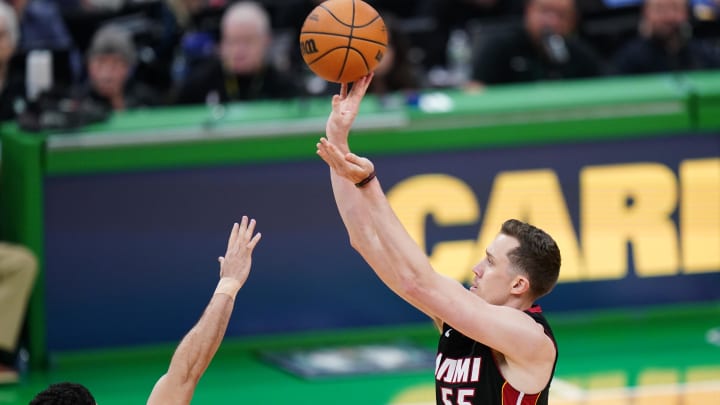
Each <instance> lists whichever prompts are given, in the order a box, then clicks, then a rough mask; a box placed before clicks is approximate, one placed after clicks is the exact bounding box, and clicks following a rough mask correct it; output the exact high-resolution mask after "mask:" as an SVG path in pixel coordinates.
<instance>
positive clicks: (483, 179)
mask: <svg viewBox="0 0 720 405" xmlns="http://www.w3.org/2000/svg"><path fill="white" fill-rule="evenodd" d="M370 158H371V159H372V160H373V161H374V163H375V166H376V168H377V170H378V177H379V179H380V181H381V182H382V185H383V188H384V189H385V191H386V192H387V194H388V196H389V199H390V201H391V203H392V204H393V206H394V207H395V209H396V211H397V212H398V215H399V217H400V218H401V220H403V222H404V223H405V224H406V226H407V227H408V229H409V232H410V234H411V235H412V236H413V237H414V238H415V239H416V240H417V241H418V243H419V244H420V245H421V246H422V247H423V248H424V249H425V250H426V251H427V253H428V255H429V256H430V258H431V261H432V263H433V265H434V266H435V268H436V269H437V270H438V271H441V272H443V273H446V274H448V275H451V276H452V277H455V278H457V279H458V280H460V281H465V277H467V276H469V275H470V274H471V273H470V270H471V267H472V265H473V264H474V263H475V262H477V261H479V260H480V259H481V258H482V252H483V250H484V245H485V244H487V242H489V240H490V239H492V237H494V235H495V234H496V233H497V230H498V229H499V224H500V223H501V221H502V220H504V219H507V217H509V216H513V217H517V218H519V219H523V220H527V221H530V222H531V223H534V224H536V225H538V226H540V227H542V228H544V229H546V230H547V231H548V232H549V233H551V234H552V235H554V236H555V237H556V239H557V240H558V243H559V244H560V248H561V251H562V254H563V267H562V271H561V273H562V275H561V279H560V283H559V284H558V286H557V287H556V288H555V290H554V291H553V292H552V293H551V294H550V295H549V296H547V297H544V298H542V300H541V302H540V303H541V304H542V305H543V306H544V307H545V309H546V310H549V311H551V312H552V311H572V310H583V309H594V308H611V307H627V306H639V305H648V304H662V303H676V302H695V301H706V300H717V299H720V289H719V288H717V286H718V285H720V253H719V251H720V248H719V247H720V208H718V207H720V191H719V190H720V135H703V136H695V135H692V134H667V135H658V136H656V137H653V138H644V139H633V140H622V139H620V140H616V141H592V142H575V143H568V144H561V145H535V146H518V147H503V148H490V149H477V150H467V151H455V152H442V153H418V154H411V155H398V156H378V157H373V156H370ZM45 207H46V211H45V212H46V214H45V215H46V217H45V232H46V233H45V237H46V239H45V246H46V258H45V260H46V262H45V265H46V285H47V287H46V298H47V301H46V305H47V320H48V346H49V348H50V349H51V350H66V349H79V348H88V347H104V346H113V345H120V344H122V345H128V344H145V343H154V342H164V341H176V340H177V339H178V338H179V337H180V336H182V335H183V334H184V333H185V332H186V331H187V330H188V329H189V327H191V326H192V325H193V324H194V323H195V322H196V321H197V319H198V318H199V316H200V314H201V313H202V311H203V309H204V307H205V305H206V304H207V301H208V299H209V297H210V294H212V291H213V289H214V285H215V283H216V281H217V274H218V270H219V267H218V264H217V257H218V256H220V255H222V254H223V253H224V248H225V246H226V237H227V234H228V233H229V231H230V227H231V225H232V222H233V221H238V220H239V219H240V217H241V216H242V215H244V214H246V215H249V216H251V217H253V218H256V219H257V221H258V230H259V231H260V232H262V234H263V239H262V241H261V243H260V245H259V246H258V248H257V249H256V252H255V255H254V264H253V270H252V273H251V275H250V277H249V280H248V282H247V283H246V285H245V287H244V288H243V289H242V291H241V292H240V293H239V295H238V297H237V301H236V310H235V315H234V317H233V321H232V322H231V323H230V326H229V328H228V335H229V336H247V335H257V334H268V333H285V332H295V331H308V330H323V329H336V328H349V327H365V326H382V325H397V324H406V323H415V322H425V321H426V320H427V319H426V318H425V316H424V315H423V314H421V313H420V312H419V311H417V310H415V309H414V308H413V307H411V306H410V305H409V304H407V303H405V302H404V301H402V300H401V299H399V298H397V297H396V296H395V295H394V294H393V293H392V292H391V291H389V290H388V289H387V288H386V287H385V286H384V285H383V284H382V283H381V282H380V281H379V280H378V279H377V278H376V277H375V275H374V274H373V272H372V270H371V269H370V268H369V267H368V266H367V265H366V264H365V262H364V261H363V260H362V258H361V257H360V256H359V255H358V254H357V253H356V252H354V251H353V250H352V248H351V247H350V244H349V241H348V237H347V234H346V232H345V229H344V226H343V224H342V221H341V220H340V218H339V215H338V212H337V209H336V207H335V203H334V200H333V195H332V190H331V187H330V181H329V173H328V169H327V167H326V166H325V164H324V163H323V162H322V161H321V160H319V159H317V160H303V161H296V162H281V163H278V162H275V163H268V164H253V165H230V166H220V167H218V166H213V167H204V168H191V169H177V170H157V171H152V172H132V173H103V174H84V175H62V176H50V177H48V178H46V179H45Z"/></svg>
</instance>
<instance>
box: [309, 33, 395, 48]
mask: <svg viewBox="0 0 720 405" xmlns="http://www.w3.org/2000/svg"><path fill="white" fill-rule="evenodd" d="M311 34H312V35H327V36H330V37H347V36H348V35H345V34H334V33H332V32H316V31H303V32H301V33H300V35H311ZM352 39H357V40H360V41H365V42H371V43H373V44H377V45H382V46H387V44H386V43H385V42H381V41H376V40H374V39H370V38H363V37H352Z"/></svg>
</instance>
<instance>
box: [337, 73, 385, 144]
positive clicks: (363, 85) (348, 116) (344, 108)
mask: <svg viewBox="0 0 720 405" xmlns="http://www.w3.org/2000/svg"><path fill="white" fill-rule="evenodd" d="M372 78H373V73H370V74H368V75H366V76H363V77H362V78H360V79H359V80H358V81H356V82H355V83H353V85H352V89H350V91H349V92H348V84H347V83H343V84H342V85H341V86H340V94H336V95H334V96H333V98H332V112H331V113H330V117H329V118H328V120H327V125H326V126H325V134H326V136H327V138H328V139H329V140H330V142H332V143H334V144H335V145H336V146H337V147H338V148H340V150H341V151H343V152H348V150H349V148H348V142H347V138H348V135H349V134H350V128H351V127H352V124H353V122H354V121H355V117H357V114H358V111H359V110H360V102H361V101H362V99H363V97H364V96H365V93H366V92H367V89H368V86H370V82H371V81H372Z"/></svg>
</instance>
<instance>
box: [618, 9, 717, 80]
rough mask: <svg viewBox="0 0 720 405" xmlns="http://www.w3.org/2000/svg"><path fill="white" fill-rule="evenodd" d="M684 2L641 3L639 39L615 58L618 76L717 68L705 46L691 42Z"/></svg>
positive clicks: (624, 48)
mask: <svg viewBox="0 0 720 405" xmlns="http://www.w3.org/2000/svg"><path fill="white" fill-rule="evenodd" d="M688 12H689V7H688V2H687V0H645V3H644V5H643V11H642V19H641V20H640V28H639V36H638V37H637V38H635V39H633V40H632V41H630V42H629V43H627V44H626V45H625V46H624V47H622V48H621V49H620V50H619V51H618V53H617V55H616V56H615V61H614V62H615V63H614V65H615V70H616V72H617V73H618V74H640V73H658V72H671V71H683V70H698V69H709V68H718V67H720V57H719V56H718V53H717V51H715V52H713V50H712V48H711V46H710V44H709V43H706V42H704V41H701V40H699V39H694V38H693V37H692V27H691V25H690V21H689V16H688Z"/></svg>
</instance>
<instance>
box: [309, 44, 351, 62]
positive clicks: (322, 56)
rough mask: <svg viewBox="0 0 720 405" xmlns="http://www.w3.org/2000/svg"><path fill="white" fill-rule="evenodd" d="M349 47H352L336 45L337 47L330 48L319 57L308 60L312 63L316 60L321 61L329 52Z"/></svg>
mask: <svg viewBox="0 0 720 405" xmlns="http://www.w3.org/2000/svg"><path fill="white" fill-rule="evenodd" d="M348 48H350V47H348V46H345V45H343V46H336V47H335V48H332V49H328V51H327V52H325V53H324V54H322V55H320V56H318V57H317V58H315V59H313V60H311V61H308V62H307V64H308V65H312V64H313V63H315V62H317V61H319V60H320V59H322V58H324V57H325V56H327V54H329V53H330V52H332V51H337V50H338V49H348Z"/></svg>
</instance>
